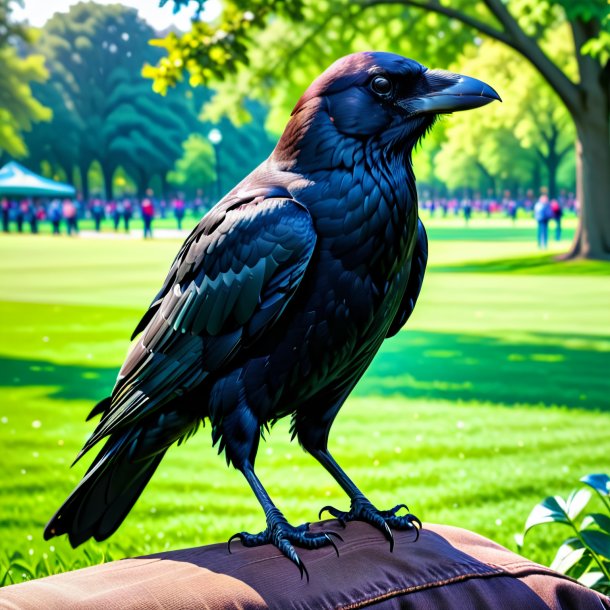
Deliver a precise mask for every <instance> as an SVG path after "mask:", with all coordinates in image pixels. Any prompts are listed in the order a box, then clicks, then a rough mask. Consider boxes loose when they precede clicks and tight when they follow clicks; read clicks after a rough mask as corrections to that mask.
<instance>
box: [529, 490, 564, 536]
mask: <svg viewBox="0 0 610 610" xmlns="http://www.w3.org/2000/svg"><path fill="white" fill-rule="evenodd" d="M543 523H564V524H566V525H570V519H569V518H568V507H567V505H566V502H565V501H564V499H563V498H561V497H559V496H554V497H550V498H546V499H545V500H543V501H542V502H541V503H540V504H538V505H536V506H535V507H534V509H533V510H532V512H531V513H530V516H529V517H528V518H527V521H526V523H525V533H527V532H528V531H529V530H531V529H532V528H533V527H536V526H537V525H542V524H543Z"/></svg>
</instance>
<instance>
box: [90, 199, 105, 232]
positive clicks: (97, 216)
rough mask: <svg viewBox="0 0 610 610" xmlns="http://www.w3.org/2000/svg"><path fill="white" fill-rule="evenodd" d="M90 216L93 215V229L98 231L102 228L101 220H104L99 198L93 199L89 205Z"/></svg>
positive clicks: (102, 207) (102, 206)
mask: <svg viewBox="0 0 610 610" xmlns="http://www.w3.org/2000/svg"><path fill="white" fill-rule="evenodd" d="M91 216H92V217H93V224H94V225H95V230H96V231H97V232H98V233H99V232H100V231H101V230H102V220H104V216H105V215H104V205H103V204H102V201H101V199H94V200H93V205H92V206H91Z"/></svg>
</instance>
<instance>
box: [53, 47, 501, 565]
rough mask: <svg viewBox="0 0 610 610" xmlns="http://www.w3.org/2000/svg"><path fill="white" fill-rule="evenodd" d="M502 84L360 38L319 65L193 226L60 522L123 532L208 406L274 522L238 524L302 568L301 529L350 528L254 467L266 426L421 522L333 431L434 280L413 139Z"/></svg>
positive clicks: (97, 533) (81, 537) (391, 523)
mask: <svg viewBox="0 0 610 610" xmlns="http://www.w3.org/2000/svg"><path fill="white" fill-rule="evenodd" d="M495 99H499V97H498V95H497V93H496V92H495V91H494V90H493V89H491V88H490V87H489V86H488V85H486V84H485V83H483V82H481V81H478V80H475V79H473V78H469V77H467V76H461V75H459V74H452V73H450V72H445V71H440V70H428V69H426V68H425V67H424V66H422V65H421V64H419V63H418V62H416V61H413V60H411V59H406V58H404V57H400V56H398V55H393V54H390V53H377V52H366V53H356V54H353V55H349V56H347V57H344V58H342V59H340V60H338V61H337V62H336V63H334V64H333V65H332V66H331V67H330V68H328V69H327V70H326V71H325V72H324V73H323V74H322V75H321V76H320V77H319V78H318V79H316V80H315V81H314V83H313V84H312V85H311V86H310V87H309V88H308V89H307V91H306V92H305V93H304V95H303V96H302V97H301V99H300V100H299V102H298V103H297V105H296V107H295V108H294V111H293V112H292V116H291V119H290V121H289V122H288V125H287V127H286V129H285V131H284V133H283V135H282V137H281V139H280V140H279V143H278V145H277V147H276V148H275V150H274V151H273V153H272V154H271V156H270V157H269V159H267V160H266V161H265V162H264V163H263V164H261V165H260V166H259V167H258V168H256V169H255V170H254V171H253V172H252V173H251V174H250V175H249V176H248V177H247V178H245V179H244V180H243V181H242V182H241V183H240V184H238V185H237V186H236V187H235V188H234V189H233V190H232V191H231V192H230V193H229V194H227V195H226V196H225V197H224V198H223V199H222V200H221V201H220V202H219V203H218V204H217V205H216V206H215V207H214V208H213V209H212V210H210V212H208V213H207V214H206V215H205V216H204V217H203V218H202V220H201V221H200V223H199V224H198V225H197V227H196V228H195V229H194V230H193V232H192V233H191V234H190V236H189V237H188V238H187V239H186V241H185V242H184V245H183V246H182V248H181V249H180V251H179V253H178V255H177V256H176V259H175V260H174V263H173V265H172V267H171V269H170V271H169V274H168V276H167V278H166V280H165V283H164V284H163V287H162V288H161V290H160V291H159V293H158V294H157V296H156V297H155V298H154V300H153V302H152V304H151V306H150V308H149V310H148V311H147V312H146V314H145V315H144V317H143V318H142V320H141V322H140V323H139V324H138V326H137V328H136V330H135V331H134V337H135V336H136V335H138V334H139V333H141V335H140V338H139V339H138V341H137V342H136V343H135V344H134V345H133V346H132V348H131V351H130V353H129V355H128V356H127V359H126V360H125V363H124V364H123V367H122V368H121V371H120V373H119V376H118V379H117V382H116V385H115V387H114V389H113V391H112V396H110V397H109V398H107V399H105V400H103V401H101V402H100V403H99V404H98V405H97V406H96V407H95V408H94V409H93V411H92V413H91V415H90V417H92V416H94V415H97V414H101V415H102V418H101V421H100V423H99V424H98V426H97V428H96V429H95V431H94V433H93V435H92V436H91V438H90V439H89V440H88V441H87V443H86V444H85V446H84V448H83V450H82V451H81V453H80V454H79V456H78V457H77V459H78V458H80V456H81V455H83V454H84V453H85V452H86V451H88V450H89V449H91V448H92V447H93V446H94V445H96V444H97V443H98V442H99V441H100V440H102V439H104V438H106V439H107V440H106V443H105V445H104V446H103V448H102V450H101V451H100V452H99V454H98V455H97V457H96V458H95V460H94V461H93V464H92V465H91V467H90V468H89V470H88V471H87V473H86V475H85V477H84V478H83V480H82V481H81V482H80V483H79V485H78V486H77V487H76V489H75V490H74V491H73V492H72V494H71V495H70V497H69V498H68V499H67V500H66V501H65V503H64V504H63V506H61V508H60V509H59V510H58V511H57V513H56V514H55V516H54V517H53V518H52V519H51V521H50V522H49V524H48V525H47V527H46V529H45V538H47V539H48V538H50V537H52V536H58V535H60V534H65V533H67V534H68V536H69V539H70V542H71V544H72V545H73V546H76V545H79V544H81V543H82V542H84V541H85V540H87V539H88V538H90V537H93V538H95V539H96V540H103V539H105V538H107V537H108V536H110V535H111V534H112V533H113V532H114V531H115V530H116V529H117V528H118V527H119V525H120V524H121V522H122V521H123V519H124V518H125V517H126V515H127V513H128V512H129V510H130V509H131V507H132V506H133V504H134V502H135V501H136V500H137V498H138V496H139V495H140V493H141V492H142V490H143V489H144V487H145V485H146V484H147V483H148V481H149V479H150V477H151V476H152V474H153V473H154V471H155V469H156V468H157V466H158V464H159V462H160V461H161V459H162V458H163V456H164V454H165V452H166V451H167V450H168V449H169V447H170V446H171V445H173V444H174V443H175V442H178V443H180V442H182V441H183V440H185V439H186V438H188V437H189V436H190V435H191V434H193V433H194V432H195V431H196V430H197V428H198V427H199V425H200V423H201V422H202V421H203V420H204V419H205V418H208V419H209V420H210V422H211V426H212V438H213V441H214V443H215V444H216V443H218V444H219V451H223V450H224V452H225V455H226V459H227V463H230V464H232V465H233V466H234V467H235V468H237V469H238V470H240V471H241V472H242V473H243V475H244V476H245V478H246V480H247V481H248V483H249V484H250V487H251V488H252V491H253V492H254V493H255V494H256V497H257V498H258V500H259V502H260V503H261V505H262V507H263V509H264V511H265V517H266V521H267V528H266V529H265V530H264V531H263V532H261V533H259V534H256V535H253V534H249V533H246V532H241V533H240V534H237V535H236V536H237V537H238V538H239V539H240V540H241V541H242V543H243V544H244V545H246V546H254V545H260V544H266V543H272V544H274V545H275V546H276V547H278V549H280V550H281V551H282V552H283V553H284V554H285V555H286V556H287V557H289V558H290V559H291V560H292V561H294V562H295V563H296V564H297V566H298V567H299V568H300V569H301V574H303V571H304V566H303V564H302V562H301V560H300V559H299V557H298V555H297V554H296V551H295V549H294V546H293V545H296V546H301V547H306V548H317V547H320V546H323V545H327V544H333V546H334V543H333V541H332V539H331V535H332V534H331V533H321V534H318V533H316V534H314V533H310V532H309V531H308V529H307V525H302V526H300V527H293V526H292V525H290V524H289V523H288V522H287V521H286V519H285V518H284V516H283V515H282V513H281V512H280V511H279V510H278V509H277V508H276V506H275V504H274V503H273V502H272V500H271V498H270V497H269V496H268V494H267V492H266V491H265V488H264V487H263V485H262V483H261V482H260V481H259V479H258V478H257V476H256V474H255V473H254V460H255V457H256V452H257V449H258V443H259V439H260V436H261V432H262V431H263V429H264V428H265V427H266V426H268V425H269V424H273V423H274V422H275V421H276V420H278V419H280V418H282V417H286V416H290V417H291V418H292V434H293V438H294V437H295V436H296V437H297V438H298V440H299V442H300V444H301V445H302V447H303V448H304V449H305V450H306V451H308V452H309V453H311V455H313V456H314V457H315V458H316V459H317V460H318V461H319V462H320V463H321V464H322V466H324V468H326V469H327V470H328V471H329V472H330V474H331V475H332V476H333V477H334V478H335V479H336V480H337V482H338V483H339V485H340V486H341V487H342V488H343V490H344V491H345V492H346V493H347V495H348V496H349V498H350V500H351V508H350V510H349V511H347V512H342V511H339V510H336V509H334V508H331V507H326V508H325V509H326V510H328V511H329V512H330V513H331V514H332V515H334V516H335V517H336V518H338V519H339V520H341V521H343V522H345V521H349V520H352V519H359V520H364V521H367V522H369V523H370V524H372V525H373V526H375V527H377V528H378V529H380V530H381V531H382V532H383V533H384V534H385V536H386V537H387V538H388V540H389V541H390V544H392V543H393V538H392V532H391V529H390V528H398V529H405V528H418V527H419V526H420V523H419V521H418V520H417V518H416V517H414V516H413V515H410V514H402V515H398V514H397V512H398V511H399V510H400V508H401V507H402V506H403V505H399V506H397V507H395V508H393V509H392V510H388V511H381V510H377V509H376V508H375V507H374V506H373V505H372V504H371V503H370V502H369V501H368V500H367V499H366V497H365V496H364V495H363V494H362V492H361V491H360V490H359V489H358V488H357V487H356V485H355V484H354V483H353V482H352V481H351V480H350V479H349V478H348V477H347V475H346V474H345V473H344V472H343V471H342V470H341V468H340V467H339V465H338V464H337V463H336V462H335V460H334V459H333V457H332V456H331V454H330V453H329V452H328V449H327V441H328V434H329V431H330V428H331V425H332V423H333V420H334V419H335V417H336V415H337V413H338V412H339V409H340V408H341V406H342V405H343V403H344V402H345V400H346V398H347V397H348V396H349V394H350V392H351V391H352V389H353V388H354V386H355V385H356V383H357V382H358V380H359V379H360V377H361V376H362V375H363V373H364V372H365V371H366V369H367V367H368V366H369V364H370V363H371V360H372V359H373V357H374V356H375V354H376V353H377V350H379V348H380V346H381V344H382V343H383V341H384V340H385V339H386V338H388V337H392V336H393V335H395V334H396V333H397V332H398V331H399V330H400V328H401V327H402V326H403V325H404V323H405V322H406V321H407V320H408V318H409V316H410V315H411V312H412V311H413V308H414V306H415V302H416V301H417V297H418V294H419V291H420V288H421V284H422V280H423V276H424V271H425V267H426V259H427V248H428V247H427V239H426V233H425V230H424V227H423V225H422V223H421V221H420V220H419V219H418V211H417V195H416V191H415V176H414V175H413V169H412V167H411V152H412V150H413V147H414V146H415V144H416V143H417V142H418V140H419V139H420V138H421V137H422V136H423V135H424V134H425V133H426V131H427V130H428V129H429V128H430V127H431V125H432V124H433V122H434V120H435V118H436V116H437V115H438V114H439V113H447V112H453V111H455V110H465V109H468V108H475V107H477V106H482V105H484V104H487V103H488V102H491V101H492V100H495ZM194 476H196V475H195V472H194Z"/></svg>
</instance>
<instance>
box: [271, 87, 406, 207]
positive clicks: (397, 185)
mask: <svg viewBox="0 0 610 610" xmlns="http://www.w3.org/2000/svg"><path fill="white" fill-rule="evenodd" d="M416 140H417V139H413V140H412V141H410V140H409V139H408V138H405V139H400V138H396V137H394V138H392V137H386V138H385V139H384V137H383V136H381V137H372V138H359V137H351V136H347V135H345V134H342V133H340V132H339V131H338V130H337V129H336V127H335V125H334V124H333V120H332V118H331V117H330V116H329V114H328V113H327V112H326V109H325V108H324V105H323V102H322V101H321V99H320V98H317V99H314V100H311V101H310V102H309V103H308V104H307V105H306V106H305V107H303V108H302V109H301V110H300V112H299V113H298V114H296V115H295V116H293V117H292V118H291V120H290V122H289V123H288V125H287V126H286V129H285V131H284V133H283V135H282V137H281V138H280V141H279V142H278V144H277V146H276V148H275V150H274V151H273V154H272V156H271V161H272V163H273V164H274V166H275V167H277V168H279V169H281V170H284V171H288V172H291V173H294V174H298V175H301V176H303V177H304V178H306V179H308V180H311V181H313V182H314V183H320V182H325V181H330V182H331V183H332V182H333V181H334V180H333V179H334V177H336V176H338V175H345V174H352V176H353V178H354V180H355V181H360V182H362V181H363V180H364V179H365V178H367V179H368V180H370V181H372V182H373V183H374V184H376V185H377V186H378V188H379V189H380V190H381V191H382V193H383V195H384V196H385V197H386V198H388V199H393V200H395V202H396V204H398V205H408V206H413V205H415V206H416V205H417V192H416V189H415V176H414V174H413V169H412V164H411V151H412V149H413V147H414V145H415V143H416ZM329 186H332V184H331V185H329Z"/></svg>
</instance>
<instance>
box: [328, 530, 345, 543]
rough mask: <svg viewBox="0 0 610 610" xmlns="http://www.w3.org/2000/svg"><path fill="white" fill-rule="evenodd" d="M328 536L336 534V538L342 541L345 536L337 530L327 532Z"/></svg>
mask: <svg viewBox="0 0 610 610" xmlns="http://www.w3.org/2000/svg"><path fill="white" fill-rule="evenodd" d="M326 535H327V536H334V537H335V538H337V540H340V541H341V542H344V540H343V536H340V535H339V534H337V532H326Z"/></svg>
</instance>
